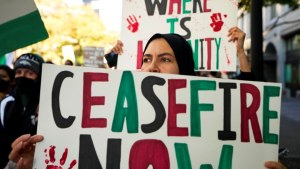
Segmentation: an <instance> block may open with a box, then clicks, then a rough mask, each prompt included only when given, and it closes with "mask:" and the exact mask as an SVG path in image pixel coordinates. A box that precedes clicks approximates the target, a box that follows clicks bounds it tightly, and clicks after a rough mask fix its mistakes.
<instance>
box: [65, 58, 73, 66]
mask: <svg viewBox="0 0 300 169" xmlns="http://www.w3.org/2000/svg"><path fill="white" fill-rule="evenodd" d="M64 65H70V66H73V65H74V63H73V62H72V61H71V60H69V59H67V60H66V61H65V63H64Z"/></svg>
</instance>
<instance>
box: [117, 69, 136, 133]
mask: <svg viewBox="0 0 300 169" xmlns="http://www.w3.org/2000/svg"><path fill="white" fill-rule="evenodd" d="M125 99H126V102H127V107H125V106H124V103H125ZM125 118H126V122H127V123H126V125H127V131H128V133H137V132H138V110H137V99H136V94H135V88H134V80H133V76H132V73H131V72H130V71H124V72H123V75H122V79H121V83H120V86H119V92H118V98H117V103H116V108H115V115H114V119H113V123H112V131H114V132H121V131H122V130H123V123H124V120H125Z"/></svg>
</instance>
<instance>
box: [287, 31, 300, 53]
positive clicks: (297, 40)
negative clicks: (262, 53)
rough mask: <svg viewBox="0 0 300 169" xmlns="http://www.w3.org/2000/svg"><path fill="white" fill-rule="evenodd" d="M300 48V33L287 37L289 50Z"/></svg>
mask: <svg viewBox="0 0 300 169" xmlns="http://www.w3.org/2000/svg"><path fill="white" fill-rule="evenodd" d="M297 49H300V33H298V34H295V35H293V36H292V37H290V38H288V39H287V51H293V50H297Z"/></svg>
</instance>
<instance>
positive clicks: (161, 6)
mask: <svg viewBox="0 0 300 169" xmlns="http://www.w3.org/2000/svg"><path fill="white" fill-rule="evenodd" d="M151 2H152V1H150V0H145V4H146V9H147V13H148V15H149V16H152V15H154V8H155V6H157V7H158V12H159V15H165V14H166V9H167V2H168V1H167V0H162V1H161V3H160V2H159V1H158V0H154V3H153V4H152V3H151Z"/></svg>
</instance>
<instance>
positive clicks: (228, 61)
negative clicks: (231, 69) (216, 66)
mask: <svg viewBox="0 0 300 169" xmlns="http://www.w3.org/2000/svg"><path fill="white" fill-rule="evenodd" d="M224 50H225V54H226V59H227V64H229V65H230V60H229V56H228V53H227V49H226V47H225V46H224Z"/></svg>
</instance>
